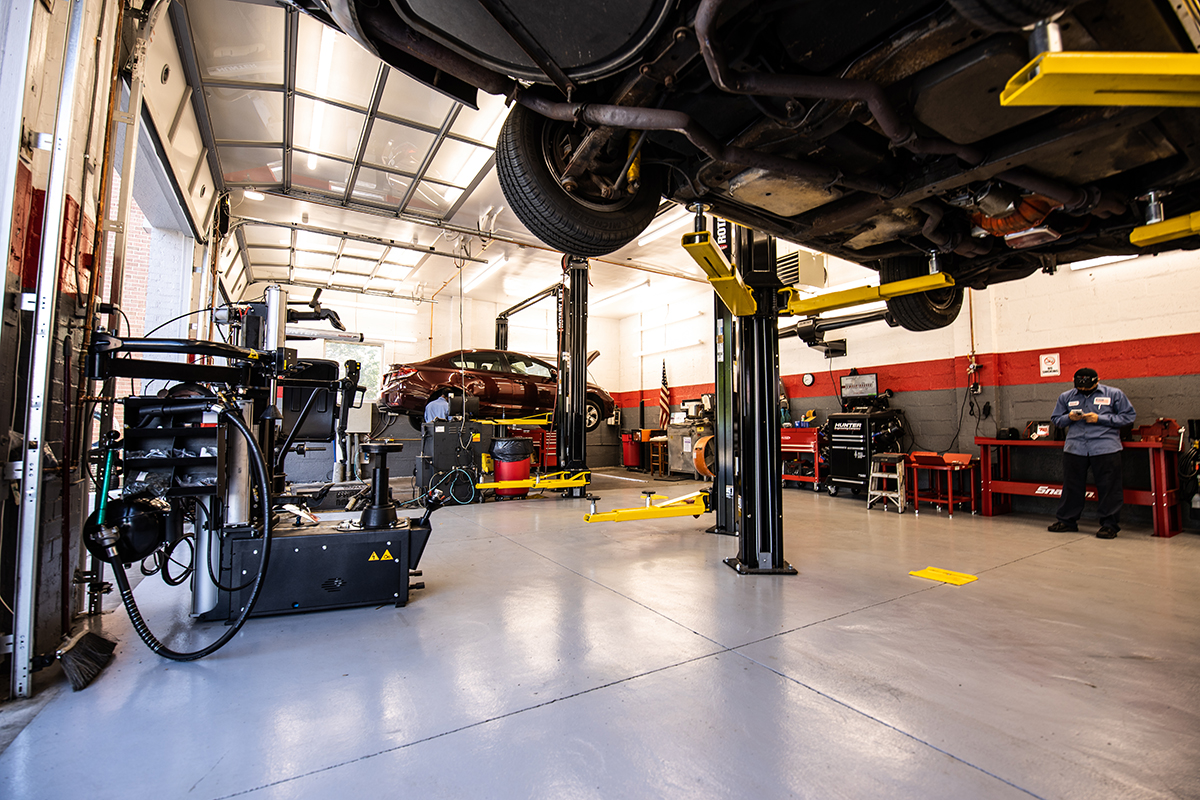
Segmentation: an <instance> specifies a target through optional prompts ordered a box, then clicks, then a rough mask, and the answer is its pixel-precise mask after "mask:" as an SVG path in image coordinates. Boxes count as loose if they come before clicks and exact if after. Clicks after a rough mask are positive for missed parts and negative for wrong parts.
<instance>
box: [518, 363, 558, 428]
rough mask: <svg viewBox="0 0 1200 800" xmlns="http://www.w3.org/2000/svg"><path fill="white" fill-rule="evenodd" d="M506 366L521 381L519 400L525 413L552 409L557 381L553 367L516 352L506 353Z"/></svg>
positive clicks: (536, 412) (555, 396)
mask: <svg viewBox="0 0 1200 800" xmlns="http://www.w3.org/2000/svg"><path fill="white" fill-rule="evenodd" d="M508 366H509V369H510V370H512V372H513V373H514V377H515V379H516V380H518V381H520V383H521V393H522V394H521V402H522V405H523V407H524V409H525V412H526V413H529V414H544V413H546V412H548V411H553V410H554V402H555V399H556V398H557V395H558V381H557V379H556V378H555V376H554V368H553V367H551V366H550V365H549V364H547V363H545V362H544V361H539V360H538V359H536V358H532V357H530V356H524V355H520V354H518V353H509V354H508Z"/></svg>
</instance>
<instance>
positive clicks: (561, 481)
mask: <svg viewBox="0 0 1200 800" xmlns="http://www.w3.org/2000/svg"><path fill="white" fill-rule="evenodd" d="M562 475H567V476H569V477H565V478H563V477H560V476H562ZM591 479H592V473H591V471H590V470H582V471H580V472H576V473H571V472H569V471H566V470H564V471H562V472H550V473H547V474H545V475H534V476H533V477H532V478H526V479H525V480H520V481H491V482H489V483H477V484H475V488H476V489H532V490H533V491H540V490H543V489H574V488H576V487H580V486H587V485H588V483H590V482H591Z"/></svg>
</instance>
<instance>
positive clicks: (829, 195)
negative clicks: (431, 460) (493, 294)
mask: <svg viewBox="0 0 1200 800" xmlns="http://www.w3.org/2000/svg"><path fill="white" fill-rule="evenodd" d="M322 2H323V3H324V5H323V7H321V8H316V7H312V8H310V9H309V10H310V11H313V12H314V13H316V14H318V16H324V17H325V18H326V19H327V20H330V21H333V22H335V23H336V24H337V25H338V26H339V27H341V28H342V29H343V30H345V31H346V32H348V33H350V34H351V35H352V36H355V37H356V38H357V39H358V40H359V41H360V42H363V43H364V44H366V45H367V46H369V47H372V48H373V49H375V50H376V51H377V52H378V53H379V54H380V56H381V57H382V58H383V59H384V60H386V61H388V62H389V63H391V64H392V65H393V66H396V67H397V68H399V69H402V70H404V71H406V72H408V73H409V74H412V75H413V76H414V77H417V78H418V79H420V80H424V81H425V82H427V83H429V84H430V85H434V86H437V87H438V88H440V89H442V90H443V91H447V92H449V93H451V94H454V95H456V96H457V97H459V98H460V99H462V100H464V101H465V102H469V103H473V102H474V91H475V89H482V90H483V91H486V92H490V93H493V94H501V95H504V96H506V97H507V98H509V100H510V101H511V102H512V103H513V104H514V109H513V112H512V113H511V115H510V117H509V120H508V122H507V123H506V125H505V128H504V131H503V132H502V134H501V138H500V142H499V143H498V144H497V169H498V173H499V177H500V182H501V186H502V188H503V189H504V191H505V194H506V196H507V197H508V199H509V200H510V202H511V205H512V208H513V210H514V212H515V213H517V215H518V216H519V217H520V219H521V221H522V222H523V223H525V224H526V226H527V227H529V228H530V230H531V231H533V233H534V234H535V235H537V236H538V237H539V238H541V239H543V240H544V241H545V242H547V243H548V244H550V245H552V246H554V247H557V248H558V249H561V250H563V251H564V252H571V253H573V254H576V255H582V256H592V255H600V254H603V253H606V252H610V251H612V250H615V249H617V248H618V247H621V246H623V245H624V244H627V243H628V242H629V241H632V240H633V239H634V238H636V237H637V235H638V233H640V231H641V230H642V229H644V228H645V226H646V225H647V224H648V223H649V222H650V220H651V219H652V218H653V216H654V214H655V212H656V210H657V207H658V203H659V200H660V198H661V197H667V198H669V199H671V200H673V201H675V202H678V203H685V204H691V203H701V204H704V205H705V206H707V207H709V208H710V209H711V210H712V212H713V213H715V214H718V215H720V216H723V217H725V218H728V219H730V220H732V221H734V222H738V223H740V224H743V225H746V226H749V227H752V228H755V229H758V230H761V231H765V232H768V233H771V234H773V235H776V236H779V237H782V238H785V239H788V240H791V241H794V242H797V243H799V244H802V245H804V246H807V247H810V248H813V249H816V250H820V251H823V252H826V253H830V254H832V255H835V256H838V257H840V258H844V259H847V260H849V261H852V262H856V263H859V264H863V265H866V266H870V267H873V268H875V269H881V270H882V271H883V272H884V273H885V274H884V275H883V277H884V278H885V279H887V278H888V277H889V276H890V277H891V278H895V279H898V278H903V277H909V276H911V275H914V274H920V273H921V272H922V271H923V270H925V269H927V266H926V265H927V263H928V259H929V256H930V254H931V253H936V254H938V256H939V263H940V265H941V268H942V269H944V270H945V271H947V272H949V273H950V274H951V275H953V276H954V278H955V280H956V282H957V285H958V286H959V287H962V286H970V287H974V288H983V287H985V286H988V285H989V284H993V283H997V282H1001V281H1007V280H1013V279H1017V278H1022V277H1025V276H1027V275H1029V274H1031V273H1032V272H1035V271H1037V270H1039V269H1047V268H1052V267H1053V266H1054V265H1056V264H1058V263H1064V262H1068V261H1078V260H1082V259H1086V258H1090V257H1094V256H1100V255H1112V254H1127V253H1128V254H1132V253H1142V252H1147V251H1148V249H1138V248H1136V247H1134V246H1133V245H1131V244H1130V242H1129V232H1130V231H1131V230H1132V229H1133V228H1134V227H1136V226H1138V225H1140V224H1142V223H1143V222H1144V221H1145V212H1144V208H1145V200H1144V198H1145V197H1146V195H1147V194H1148V193H1149V192H1151V191H1154V192H1158V193H1160V195H1161V194H1167V193H1170V195H1171V196H1170V198H1169V201H1168V202H1169V204H1170V210H1171V214H1172V215H1177V214H1182V213H1189V212H1192V211H1195V210H1198V209H1200V191H1198V184H1197V174H1198V169H1200V160H1198V158H1197V156H1198V154H1200V113H1198V112H1196V111H1195V110H1193V109H1189V108H1155V107H1118V106H1112V107H1097V106H1089V107H1080V106H1074V107H1065V106H1064V107H1003V106H1001V105H1000V103H999V99H998V98H999V94H1000V91H1001V90H1002V89H1003V88H1004V85H1005V82H1006V81H1007V80H1008V79H1009V78H1010V77H1011V76H1012V75H1013V74H1014V73H1016V72H1017V71H1018V70H1019V69H1020V68H1021V67H1022V66H1024V65H1025V64H1026V63H1027V62H1028V61H1029V60H1030V54H1031V50H1032V51H1033V52H1035V53H1036V52H1037V50H1036V47H1033V48H1031V45H1030V42H1029V40H1030V36H1031V34H1030V30H1029V28H1030V27H1031V23H1034V22H1037V21H1038V20H1042V19H1044V18H1048V17H1054V16H1056V17H1057V25H1058V29H1059V30H1060V31H1061V37H1062V41H1063V48H1064V49H1065V50H1078V51H1153V52H1194V50H1195V46H1194V44H1193V43H1192V41H1191V40H1190V39H1189V38H1188V33H1187V30H1188V29H1187V28H1185V26H1184V24H1182V22H1181V18H1180V17H1179V16H1177V15H1176V12H1175V11H1173V10H1172V6H1171V4H1169V3H1167V2H1165V0H1162V1H1160V0H1091V1H1090V2H1084V3H1071V2H1069V0H950V2H914V0H842V2H839V3H829V2H826V0H792V1H791V2H752V1H751V0H700V1H699V2H688V1H687V0H681V1H680V2H671V1H670V0H624V1H623V2H612V3H607V4H590V5H589V4H583V7H582V8H581V6H580V4H576V3H570V4H568V3H545V2H543V3H535V2H523V1H518V0H507V2H501V0H453V2H449V1H447V0H443V1H442V2H438V3H428V2H415V1H414V0H391V3H390V5H389V4H388V3H387V2H380V3H375V2H371V3H368V2H365V1H364V0H322ZM435 6H436V8H437V11H436V12H435V11H434V10H433V7H435ZM1180 13H1186V11H1184V12H1180ZM1185 21H1186V20H1185ZM1179 246H1180V244H1179V243H1172V244H1170V245H1161V246H1160V247H1162V248H1163V249H1168V248H1170V249H1177V248H1178V247H1179ZM1183 246H1195V242H1194V239H1193V240H1185V241H1184V244H1183ZM1149 251H1153V248H1149ZM956 291H957V293H958V295H959V297H960V298H961V289H957V290H956ZM944 300H945V298H943V301H944ZM904 302H905V303H909V304H912V303H918V302H919V303H924V304H926V305H929V303H928V298H926V299H909V300H905V301H904ZM941 305H942V308H941V310H940V311H939V310H937V309H926V310H922V311H921V313H920V314H919V315H918V318H916V319H909V320H908V321H905V322H903V323H902V324H904V325H905V327H916V328H918V329H926V328H933V327H939V326H941V325H945V324H948V323H949V322H950V321H952V320H953V318H954V315H956V314H957V305H955V304H954V303H952V302H951V303H948V304H947V303H945V302H942V304H941Z"/></svg>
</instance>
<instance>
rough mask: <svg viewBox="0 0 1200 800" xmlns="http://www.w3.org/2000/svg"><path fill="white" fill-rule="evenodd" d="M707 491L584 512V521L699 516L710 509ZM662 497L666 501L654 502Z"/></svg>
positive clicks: (656, 497) (620, 520) (655, 497)
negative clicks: (633, 505) (634, 506)
mask: <svg viewBox="0 0 1200 800" xmlns="http://www.w3.org/2000/svg"><path fill="white" fill-rule="evenodd" d="M704 494H706V492H705V491H699V492H692V493H691V494H685V495H682V496H680V497H676V498H674V499H672V500H667V499H666V498H665V497H662V495H654V496H653V497H650V498H649V500H648V501H647V503H646V505H644V506H639V507H637V508H614V509H613V510H612V511H601V512H599V513H596V514H584V515H583V521H584V522H632V521H633V520H638V519H663V518H665V517H698V516H700V515H701V514H704V513H706V512H707V511H708V508H707V507H706V505H705V502H704V497H703V495H704ZM660 497H662V499H663V500H664V501H665V502H662V503H657V504H653V503H652V501H654V500H658V499H659V498H660Z"/></svg>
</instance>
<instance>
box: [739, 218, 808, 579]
mask: <svg viewBox="0 0 1200 800" xmlns="http://www.w3.org/2000/svg"><path fill="white" fill-rule="evenodd" d="M736 230H737V236H736V241H737V246H736V248H735V250H734V258H735V262H736V263H737V265H738V272H739V273H740V275H741V276H742V277H743V279H744V280H745V281H746V283H747V284H750V286H751V287H752V289H754V290H755V294H756V295H758V296H759V300H758V304H757V309H756V310H755V312H754V314H753V315H751V316H745V317H740V318H739V319H738V324H739V329H738V350H737V352H738V359H737V370H736V374H737V411H736V416H737V421H738V428H737V430H738V439H737V447H736V451H737V464H736V466H735V477H734V482H735V483H734V486H735V491H734V494H735V495H736V497H737V501H738V512H737V530H738V554H737V556H736V557H733V558H727V559H725V563H726V564H728V565H729V566H730V567H732V568H734V569H735V570H737V571H738V573H740V574H742V575H750V574H775V575H795V574H796V570H795V569H794V568H793V567H792V566H791V565H790V564H788V563H787V562H786V561H784V560H783V479H782V472H783V465H782V463H781V456H780V451H779V407H778V403H779V399H778V395H777V394H776V392H777V387H778V386H779V332H778V318H779V297H780V295H779V292H778V288H779V286H778V278H776V277H775V240H774V238H772V237H769V236H762V235H759V237H758V238H756V237H755V234H754V232H753V231H750V230H747V229H745V228H737V229H736Z"/></svg>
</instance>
